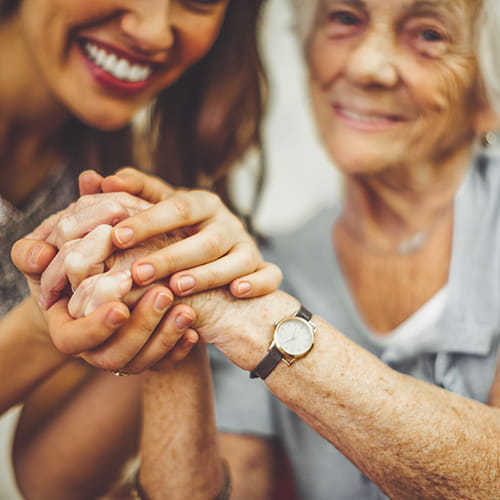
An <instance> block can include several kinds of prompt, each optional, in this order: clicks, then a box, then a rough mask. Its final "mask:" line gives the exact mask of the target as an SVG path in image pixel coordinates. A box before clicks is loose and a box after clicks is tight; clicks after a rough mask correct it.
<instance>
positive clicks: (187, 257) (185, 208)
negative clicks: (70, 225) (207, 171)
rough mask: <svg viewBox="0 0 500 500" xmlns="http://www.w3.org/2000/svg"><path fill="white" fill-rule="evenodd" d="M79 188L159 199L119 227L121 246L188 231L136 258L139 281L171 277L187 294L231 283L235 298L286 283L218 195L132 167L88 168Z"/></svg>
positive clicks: (116, 237)
mask: <svg viewBox="0 0 500 500" xmlns="http://www.w3.org/2000/svg"><path fill="white" fill-rule="evenodd" d="M80 190H81V192H82V194H90V193H96V192H99V191H104V192H115V191H126V192H128V193H130V194H133V195H135V196H138V197H141V198H144V199H145V200H147V201H149V202H151V203H154V206H153V207H151V208H150V209H148V210H146V211H143V212H141V213H138V214H137V215H135V216H132V217H130V218H128V219H126V220H122V221H121V222H119V223H118V224H117V225H116V226H115V227H114V229H113V231H112V238H113V243H114V244H115V246H117V247H118V248H121V249H125V248H130V247H132V246H135V245H137V244H138V243H140V242H143V241H145V240H147V239H149V238H151V237H153V236H156V235H159V234H162V233H170V232H171V231H172V230H174V229H178V228H183V229H184V230H185V231H187V232H188V233H189V236H188V237H187V238H183V239H182V240H179V241H178V242H176V243H174V244H171V245H169V246H167V247H165V248H163V249H161V250H158V251H155V252H152V253H151V254H148V255H147V256H144V257H143V258H141V259H138V260H137V261H136V262H134V264H133V265H132V277H133V279H134V281H135V283H137V284H138V285H147V284H150V283H153V282H155V281H156V280H158V279H164V278H169V279H168V285H169V287H170V289H171V290H172V291H173V292H174V293H175V294H176V295H178V296H185V295H189V294H192V293H197V292H200V291H204V290H208V289H212V288H217V287H219V286H222V285H226V284H230V291H231V293H232V294H233V295H234V296H235V297H246V298H249V297H256V296H260V295H265V294H267V293H269V292H272V291H273V290H275V289H276V288H277V287H278V286H279V284H280V282H281V278H282V275H281V271H280V269H279V268H278V267H277V266H275V265H274V264H270V263H267V262H264V261H263V260H262V257H261V255H260V252H259V250H258V248H257V245H256V243H255V241H254V240H253V238H252V237H250V235H249V234H248V233H247V232H246V230H245V228H244V227H243V224H242V223H241V221H240V220H239V219H238V218H237V217H236V216H235V215H234V214H232V213H231V212H230V211H229V210H228V208H227V207H226V206H225V205H224V204H223V203H222V202H221V200H220V199H219V197H218V196H217V195H215V194H213V193H210V192H208V191H203V190H192V191H187V190H174V189H173V188H172V187H170V186H169V185H168V184H166V183H165V182H163V181H162V180H160V179H158V178H156V177H154V176H149V175H146V174H144V173H142V172H139V171H137V170H134V169H132V168H126V169H123V170H121V171H119V172H118V173H117V174H116V175H113V176H109V177H106V178H102V177H101V176H99V175H98V174H97V173H95V172H92V171H88V172H84V173H83V174H81V176H80Z"/></svg>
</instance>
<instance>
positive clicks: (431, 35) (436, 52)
mask: <svg viewBox="0 0 500 500" xmlns="http://www.w3.org/2000/svg"><path fill="white" fill-rule="evenodd" d="M403 33H404V35H403V36H404V37H405V38H406V40H407V42H408V44H409V45H410V46H411V47H412V48H413V49H414V50H415V51H416V52H417V53H418V54H421V55H423V56H424V57H431V58H435V57H440V56H442V55H443V54H445V53H446V52H447V51H448V50H449V49H450V44H451V33H450V32H449V31H448V30H447V29H446V27H445V26H442V25H441V23H438V22H437V21H435V20H433V19H413V20H411V21H410V22H409V23H408V24H406V26H405V28H404V30H403Z"/></svg>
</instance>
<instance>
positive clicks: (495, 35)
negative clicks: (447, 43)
mask: <svg viewBox="0 0 500 500" xmlns="http://www.w3.org/2000/svg"><path fill="white" fill-rule="evenodd" d="M478 29H479V44H478V60H479V65H480V68H481V74H482V77H483V81H484V84H485V86H486V91H487V93H488V97H489V99H490V102H491V105H492V106H493V108H494V109H495V111H496V112H497V114H499V115H500V2H499V1H498V0H483V6H482V11H481V13H480V15H479V23H478Z"/></svg>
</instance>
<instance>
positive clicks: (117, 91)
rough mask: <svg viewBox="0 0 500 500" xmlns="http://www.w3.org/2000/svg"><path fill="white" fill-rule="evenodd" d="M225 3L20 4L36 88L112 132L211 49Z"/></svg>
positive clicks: (36, 0)
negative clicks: (38, 84) (37, 79)
mask: <svg viewBox="0 0 500 500" xmlns="http://www.w3.org/2000/svg"><path fill="white" fill-rule="evenodd" d="M228 1H229V0H83V1H82V0H23V1H22V2H21V4H20V8H19V12H18V14H17V16H18V21H19V26H20V31H19V33H20V36H21V39H22V41H23V43H24V45H25V47H26V51H27V53H28V54H29V57H30V58H31V61H32V63H34V64H35V67H36V68H37V69H38V71H39V73H40V76H41V82H44V83H45V84H46V85H47V87H48V89H49V92H52V94H53V95H54V97H55V98H56V99H57V100H59V101H61V102H62V103H63V104H64V105H65V106H66V107H67V108H68V109H69V110H70V111H71V112H72V113H74V114H76V115H77V116H78V117H79V118H81V119H82V120H83V121H85V122H87V123H88V124H89V125H92V126H95V127H97V128H103V129H115V128H118V127H122V126H124V125H125V124H127V123H128V122H129V120H130V119H131V118H132V116H133V115H134V113H135V112H136V111H137V110H138V109H139V108H140V107H141V106H142V105H144V104H145V103H147V102H149V101H150V100H151V99H153V98H154V97H155V96H156V95H157V94H158V93H159V92H160V91H161V90H163V89H164V88H165V87H168V86H169V85H170V84H171V83H172V82H173V81H175V80H176V79H177V78H178V77H179V76H180V75H181V74H182V73H183V72H184V71H185V70H186V69H187V68H188V67H189V66H191V65H192V64H193V63H195V62H196V61H198V60H199V59H200V58H201V57H203V55H205V53H206V52H207V51H208V50H209V49H210V47H211V45H212V43H213V42H214V40H215V38H216V37H217V35H218V32H219V28H220V26H221V23H222V21H223V19H224V15H225V11H226V8H227V4H228Z"/></svg>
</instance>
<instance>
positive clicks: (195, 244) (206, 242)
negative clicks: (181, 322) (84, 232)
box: [132, 224, 260, 293]
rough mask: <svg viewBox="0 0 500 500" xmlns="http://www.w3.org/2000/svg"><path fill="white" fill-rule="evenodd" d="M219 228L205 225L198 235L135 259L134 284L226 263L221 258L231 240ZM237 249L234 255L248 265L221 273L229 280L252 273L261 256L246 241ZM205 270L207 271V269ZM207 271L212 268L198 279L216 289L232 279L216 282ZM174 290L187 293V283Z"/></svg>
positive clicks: (228, 248)
mask: <svg viewBox="0 0 500 500" xmlns="http://www.w3.org/2000/svg"><path fill="white" fill-rule="evenodd" d="M219 228H220V225H216V224H213V225H210V226H207V227H206V228H204V229H203V231H201V232H198V233H196V234H194V235H192V236H189V237H187V238H184V239H181V240H178V241H174V242H173V243H171V244H170V245H168V246H166V247H165V248H162V249H160V250H157V251H156V252H151V253H150V254H149V255H147V256H145V257H143V258H140V259H137V260H136V261H135V262H134V263H133V264H132V277H133V279H134V281H135V282H136V283H137V284H139V285H146V284H148V283H151V282H154V281H156V280H158V279H163V278H165V277H167V276H169V275H171V274H172V273H174V272H177V271H179V270H184V269H190V271H191V268H194V267H203V266H205V265H206V264H207V263H209V262H214V261H216V260H217V259H221V260H224V262H225V263H227V261H226V260H225V259H223V256H224V255H226V254H227V253H228V252H229V251H230V250H231V245H232V244H233V242H234V240H233V239H232V238H230V237H229V232H228V233H225V232H222V231H219V230H218V229H219ZM236 247H238V248H239V249H241V252H240V251H238V252H235V255H236V256H239V257H240V262H241V261H243V260H244V259H246V260H247V261H248V262H246V263H245V266H244V271H243V272H240V273H238V272H237V271H235V270H234V266H233V267H231V269H230V270H228V271H229V272H228V271H226V272H224V276H228V275H229V276H231V279H234V278H236V277H238V276H241V275H242V274H247V273H249V272H252V271H254V270H255V269H256V268H257V265H258V262H260V255H259V254H258V252H257V250H256V248H255V246H253V245H252V244H251V243H250V242H249V241H246V242H242V243H239V244H238V245H237V246H236ZM236 247H235V248H236ZM243 249H245V250H243ZM204 269H205V270H206V268H204ZM210 269H211V268H208V270H206V271H205V272H204V271H203V270H201V269H200V270H198V271H197V273H198V274H200V277H202V275H204V278H203V279H204V281H205V282H211V283H217V286H219V285H221V284H224V285H225V284H227V283H229V281H231V279H230V280H229V281H225V280H224V278H221V279H219V278H218V277H217V276H216V275H213V276H209V274H210V273H209V270H210ZM212 269H214V270H215V269H218V270H222V267H221V266H218V267H217V268H216V267H213V268H212ZM234 272H236V274H233V273H234ZM202 283H203V282H200V285H199V288H198V290H204V289H206V288H205V285H203V284H202ZM176 290H177V291H180V290H183V291H184V292H187V291H188V284H187V283H186V284H181V283H179V284H177V287H176ZM190 293H191V292H190Z"/></svg>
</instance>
